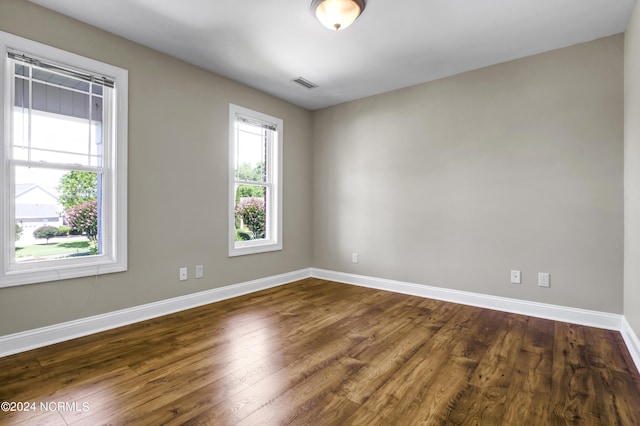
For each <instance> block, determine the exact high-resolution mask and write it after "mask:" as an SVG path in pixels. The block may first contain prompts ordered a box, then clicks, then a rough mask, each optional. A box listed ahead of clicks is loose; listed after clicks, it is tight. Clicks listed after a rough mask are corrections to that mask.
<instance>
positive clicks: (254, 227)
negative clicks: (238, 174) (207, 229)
mask: <svg viewBox="0 0 640 426" xmlns="http://www.w3.org/2000/svg"><path fill="white" fill-rule="evenodd" d="M266 200H267V188H266V187H264V186H259V185H240V186H238V189H237V190H236V205H235V210H234V211H235V214H236V223H235V229H236V241H246V240H256V239H264V238H266V226H265V224H266Z"/></svg>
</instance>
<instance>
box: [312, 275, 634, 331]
mask: <svg viewBox="0 0 640 426" xmlns="http://www.w3.org/2000/svg"><path fill="white" fill-rule="evenodd" d="M311 276H313V277H316V278H321V279H325V280H331V281H336V282H341V283H346V284H354V285H359V286H362V287H369V288H375V289H378V290H386V291H392V292H395V293H403V294H409V295H412V296H420V297H427V298H430V299H437V300H443V301H446V302H453V303H460V304H462V305H470V306H477V307H480V308H487V309H494V310H498V311H503V312H511V313H514V314H521V315H528V316H532V317H537V318H545V319H550V320H555V321H563V322H568V323H572V324H580V325H587V326H589V327H598V328H605V329H609V330H617V331H620V330H621V327H622V318H623V317H622V315H616V314H610V313H606V312H598V311H589V310H586V309H578V308H570V307H566V306H558V305H550V304H546V303H538V302H529V301H526V300H519V299H510V298H507V297H499V296H491V295H487V294H480V293H472V292H468V291H460V290H451V289H447V288H441V287H433V286H428V285H422V284H413V283H407V282H402V281H394V280H387V279H383V278H373V277H368V276H363V275H354V274H347V273H343V272H335V271H328V270H325V269H317V268H312V269H311Z"/></svg>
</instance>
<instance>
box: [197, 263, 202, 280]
mask: <svg viewBox="0 0 640 426" xmlns="http://www.w3.org/2000/svg"><path fill="white" fill-rule="evenodd" d="M202 277H204V266H203V265H196V279H198V278H202Z"/></svg>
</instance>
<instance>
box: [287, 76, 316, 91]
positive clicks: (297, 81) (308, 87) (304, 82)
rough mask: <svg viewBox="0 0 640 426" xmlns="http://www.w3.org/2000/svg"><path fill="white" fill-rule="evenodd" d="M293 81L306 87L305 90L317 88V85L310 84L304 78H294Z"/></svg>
mask: <svg viewBox="0 0 640 426" xmlns="http://www.w3.org/2000/svg"><path fill="white" fill-rule="evenodd" d="M293 81H294V82H296V83H298V84H299V85H301V86H304V87H306V88H307V89H315V88H316V87H318V85H317V84H314V83H312V82H310V81H309V80H307V79H305V78H302V77H298V78H294V79H293Z"/></svg>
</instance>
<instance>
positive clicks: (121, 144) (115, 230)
mask: <svg viewBox="0 0 640 426" xmlns="http://www.w3.org/2000/svg"><path fill="white" fill-rule="evenodd" d="M9 50H12V51H18V52H22V53H24V54H27V55H30V56H33V57H35V58H39V59H41V60H46V61H47V62H50V63H53V64H57V65H60V66H63V67H65V66H66V67H69V68H71V69H79V70H83V71H86V72H87V73H91V74H95V75H100V76H105V77H108V78H109V79H111V80H113V81H114V82H115V87H116V90H115V93H114V97H113V98H114V99H113V111H114V113H115V119H114V120H113V124H112V126H111V128H109V129H105V130H104V131H105V141H104V143H105V147H104V150H105V154H104V158H103V161H104V165H103V166H104V170H103V183H104V186H103V197H104V198H103V204H102V219H103V221H102V230H103V231H102V232H103V237H102V253H101V254H99V255H95V256H84V257H77V258H67V259H57V260H48V261H38V262H24V263H18V262H15V259H14V255H13V253H14V252H15V182H14V176H13V173H12V167H13V166H12V161H13V160H12V159H11V141H12V137H13V136H12V135H13V131H12V127H13V123H12V110H13V93H12V92H13V85H14V83H13V71H12V69H11V68H10V64H11V63H10V61H9V60H8V57H7V53H8V51H9ZM0 55H1V57H2V59H1V60H0V61H1V62H0V66H1V67H2V68H1V69H2V75H3V78H2V83H1V84H0V100H1V102H0V135H1V136H2V138H3V140H2V147H1V150H0V164H2V171H1V172H0V191H1V192H0V202H1V203H2V205H1V206H0V233H2V240H3V242H2V245H0V259H1V262H2V269H1V270H0V288H1V287H10V286H16V285H22V284H33V283H39V282H46V281H55V280H60V279H68V278H77V277H85V276H95V275H98V274H106V273H113V272H121V271H126V270H127V129H128V115H127V105H128V96H127V95H128V71H127V70H124V69H122V68H119V67H116V66H113V65H109V64H105V63H103V62H99V61H96V60H93V59H89V58H85V57H83V56H79V55H76V54H74V53H71V52H67V51H64V50H61V49H57V48H54V47H51V46H47V45H45V44H42V43H38V42H34V41H31V40H28V39H25V38H22V37H18V36H15V35H13V34H9V33H5V32H2V31H0ZM105 107H106V105H105ZM106 137H109V140H107V139H106ZM106 151H109V152H108V153H107V152H106ZM43 167H47V164H46V163H43Z"/></svg>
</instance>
